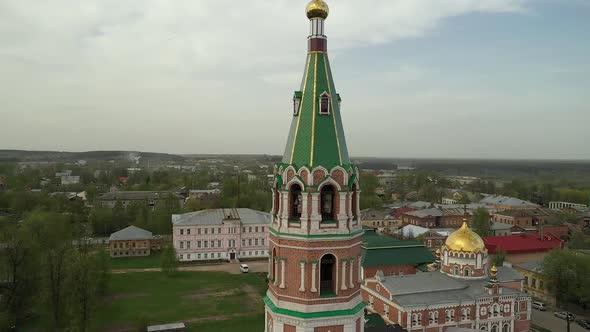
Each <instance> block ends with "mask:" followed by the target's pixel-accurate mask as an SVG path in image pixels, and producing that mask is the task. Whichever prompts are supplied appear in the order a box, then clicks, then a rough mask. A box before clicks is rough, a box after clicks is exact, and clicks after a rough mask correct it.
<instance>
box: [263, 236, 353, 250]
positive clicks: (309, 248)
mask: <svg viewBox="0 0 590 332" xmlns="http://www.w3.org/2000/svg"><path fill="white" fill-rule="evenodd" d="M269 241H270V242H271V243H273V244H274V245H276V246H277V247H278V246H280V247H281V248H290V249H302V250H338V249H350V248H353V247H356V246H359V245H361V244H362V243H363V242H362V241H359V242H355V243H353V244H351V245H349V246H336V247H307V246H306V247H297V246H287V245H284V244H281V245H279V244H278V243H277V242H275V241H273V240H272V239H269ZM340 241H342V240H340Z"/></svg>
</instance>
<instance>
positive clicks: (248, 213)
mask: <svg viewBox="0 0 590 332" xmlns="http://www.w3.org/2000/svg"><path fill="white" fill-rule="evenodd" d="M228 221H240V222H241V223H242V224H270V222H271V221H272V215H271V214H270V213H267V212H262V211H257V210H252V209H246V208H238V209H208V210H201V211H196V212H190V213H184V214H173V215H172V224H173V225H174V226H177V225H182V226H191V225H222V224H223V223H224V222H228Z"/></svg>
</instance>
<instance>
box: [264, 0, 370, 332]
mask: <svg viewBox="0 0 590 332" xmlns="http://www.w3.org/2000/svg"><path fill="white" fill-rule="evenodd" d="M328 13H329V9H328V5H327V4H326V3H325V2H324V1H323V0H312V1H311V2H310V3H309V4H308V5H307V8H306V14H307V18H308V19H309V27H310V33H309V36H308V38H307V40H308V52H307V60H306V63H305V72H304V73H303V80H302V82H301V87H300V88H299V90H298V91H295V92H294V94H293V104H292V106H293V109H292V112H291V118H292V119H291V128H290V130H289V136H288V138H287V145H286V148H285V152H284V154H283V160H282V161H281V162H280V163H278V164H277V165H275V168H274V185H273V205H272V206H273V207H272V215H273V220H272V224H271V227H270V228H269V231H270V234H269V239H270V241H269V246H270V247H269V252H270V259H269V289H268V292H267V295H266V296H265V297H264V302H265V319H266V324H265V331H266V332H282V331H291V332H328V331H331V332H362V331H363V330H364V322H363V313H364V311H363V309H364V308H365V304H364V303H363V301H362V298H361V295H360V284H361V280H362V276H361V242H362V236H363V230H362V227H361V223H360V208H359V195H360V187H359V170H358V167H356V165H353V164H352V163H351V161H350V158H349V156H348V150H347V148H346V139H345V137H344V130H343V126H342V118H341V116H340V110H341V99H340V95H339V94H338V93H337V90H336V87H335V86H334V80H333V77H332V71H331V69H330V63H329V60H328V53H327V49H328V47H327V38H326V35H325V34H324V23H325V21H326V19H327V17H328Z"/></svg>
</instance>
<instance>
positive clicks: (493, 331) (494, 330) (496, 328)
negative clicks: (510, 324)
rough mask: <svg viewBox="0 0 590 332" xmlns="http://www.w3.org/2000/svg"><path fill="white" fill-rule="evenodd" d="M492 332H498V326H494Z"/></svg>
mask: <svg viewBox="0 0 590 332" xmlns="http://www.w3.org/2000/svg"><path fill="white" fill-rule="evenodd" d="M490 331H491V332H498V325H495V324H494V325H492V329H491V330H490Z"/></svg>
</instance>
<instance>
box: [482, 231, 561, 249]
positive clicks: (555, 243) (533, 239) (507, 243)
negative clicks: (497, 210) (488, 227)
mask: <svg viewBox="0 0 590 332" xmlns="http://www.w3.org/2000/svg"><path fill="white" fill-rule="evenodd" d="M483 242H484V243H485V245H486V248H487V249H488V251H489V253H490V254H494V253H495V252H496V249H497V248H501V249H502V250H503V251H505V252H506V253H522V252H536V251H548V250H551V249H555V248H561V243H562V241H561V240H560V239H559V238H558V237H556V236H555V235H553V234H551V233H545V234H544V235H543V238H542V239H541V236H540V235H539V234H536V233H534V234H517V235H509V236H486V237H484V238H483Z"/></svg>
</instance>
